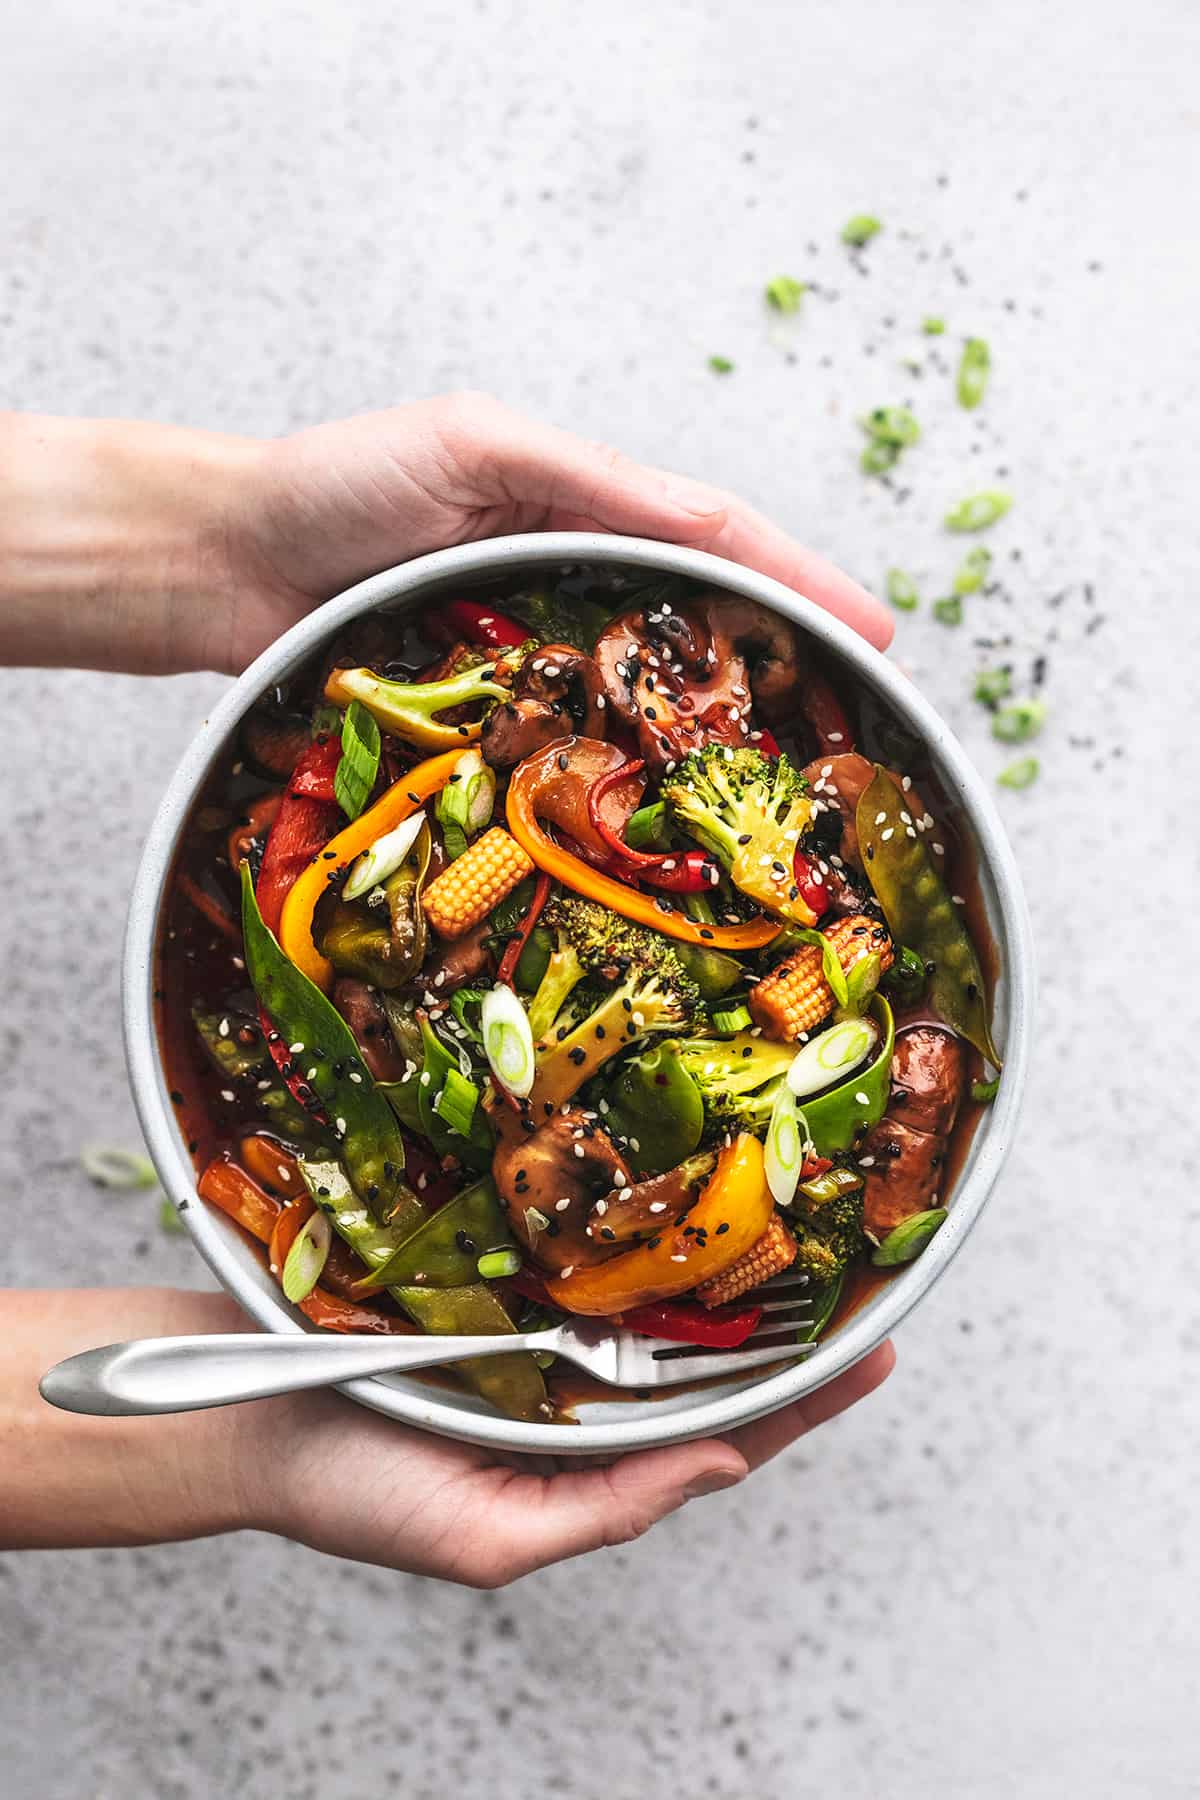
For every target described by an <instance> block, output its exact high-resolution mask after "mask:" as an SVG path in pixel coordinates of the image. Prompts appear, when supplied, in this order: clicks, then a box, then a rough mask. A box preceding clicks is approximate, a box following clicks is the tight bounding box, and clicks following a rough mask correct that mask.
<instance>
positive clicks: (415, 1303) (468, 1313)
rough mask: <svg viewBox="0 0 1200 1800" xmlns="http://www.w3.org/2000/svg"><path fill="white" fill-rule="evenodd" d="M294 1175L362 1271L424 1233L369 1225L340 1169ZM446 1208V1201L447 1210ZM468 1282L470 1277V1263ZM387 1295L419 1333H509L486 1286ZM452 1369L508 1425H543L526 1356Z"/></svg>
mask: <svg viewBox="0 0 1200 1800" xmlns="http://www.w3.org/2000/svg"><path fill="white" fill-rule="evenodd" d="M300 1174H301V1176H302V1178H303V1181H304V1185H305V1187H306V1188H307V1189H308V1191H309V1193H310V1194H311V1195H312V1197H313V1199H314V1200H315V1201H316V1203H317V1205H318V1206H319V1207H321V1209H322V1210H323V1211H324V1212H325V1213H327V1214H328V1217H329V1221H330V1224H331V1225H332V1226H333V1228H334V1230H335V1231H336V1232H337V1234H338V1236H339V1237H340V1238H341V1239H342V1240H343V1241H344V1242H345V1243H347V1244H349V1246H350V1248H351V1249H352V1250H353V1251H354V1252H355V1254H356V1255H357V1256H359V1257H361V1259H362V1260H363V1262H364V1263H366V1265H367V1267H368V1269H370V1270H372V1271H374V1270H377V1269H379V1268H381V1267H382V1266H383V1265H384V1264H386V1263H387V1262H389V1261H390V1260H391V1259H393V1258H394V1257H395V1256H396V1255H397V1253H398V1252H399V1251H400V1250H401V1249H403V1248H404V1247H406V1246H407V1244H408V1243H409V1242H411V1241H412V1239H413V1238H414V1236H420V1235H421V1231H422V1230H423V1227H420V1228H418V1230H417V1231H416V1232H413V1231H412V1230H411V1229H408V1230H406V1229H405V1228H404V1227H401V1226H397V1225H395V1224H391V1225H378V1224H376V1223H375V1222H374V1221H373V1220H372V1219H371V1217H370V1215H369V1214H368V1213H367V1211H366V1209H365V1207H363V1206H362V1205H361V1204H360V1203H359V1201H358V1199H357V1197H356V1196H355V1193H354V1190H353V1189H352V1188H351V1186H350V1183H349V1181H348V1180H347V1179H346V1172H345V1170H344V1169H343V1168H342V1166H341V1164H340V1163H337V1162H323V1163H317V1162H303V1161H302V1162H301V1163H300ZM481 1185H487V1184H481ZM453 1205H454V1202H453V1201H451V1202H450V1203H449V1206H453ZM447 1210H448V1207H447V1208H443V1209H442V1213H435V1214H434V1215H433V1217H432V1218H431V1219H429V1221H428V1222H429V1223H430V1224H432V1223H434V1221H435V1220H437V1219H438V1218H440V1217H442V1216H443V1214H444V1213H445V1212H446V1211H447ZM489 1248H490V1246H489ZM414 1273H415V1270H414ZM471 1274H472V1275H474V1274H475V1268H474V1263H473V1262H472V1266H471ZM388 1292H389V1293H390V1294H391V1296H392V1298H393V1299H394V1300H397V1301H398V1302H399V1303H400V1305H401V1306H402V1307H403V1308H404V1310H405V1312H406V1313H407V1314H408V1315H409V1317H410V1318H411V1319H412V1320H413V1321H414V1323H415V1324H417V1325H419V1326H420V1327H421V1329H422V1331H427V1332H435V1333H436V1332H440V1333H443V1334H450V1335H454V1336H457V1335H462V1336H479V1335H480V1334H481V1333H486V1334H490V1335H493V1336H495V1335H497V1334H505V1335H507V1334H508V1333H510V1332H515V1330H516V1326H515V1325H514V1324H513V1322H512V1320H511V1319H510V1318H509V1316H508V1313H507V1312H506V1310H505V1308H504V1306H503V1304H502V1302H501V1300H500V1297H499V1295H498V1294H497V1293H496V1292H495V1291H494V1290H493V1289H492V1288H490V1287H489V1286H488V1284H487V1282H485V1281H479V1280H478V1279H476V1280H474V1281H466V1282H464V1283H463V1284H462V1285H461V1286H458V1287H434V1288H430V1287H424V1286H421V1287H418V1286H415V1285H409V1286H399V1285H394V1284H389V1286H388ZM453 1366H454V1368H456V1369H457V1370H458V1372H459V1374H460V1375H461V1376H462V1377H463V1379H464V1380H465V1381H466V1383H467V1384H468V1386H469V1387H471V1388H472V1389H473V1390H474V1391H475V1392H476V1393H477V1394H479V1395H480V1396H481V1397H482V1398H483V1399H485V1400H489V1401H491V1403H492V1405H493V1406H495V1407H496V1408H497V1409H498V1410H499V1411H500V1412H502V1413H506V1414H507V1415H508V1416H509V1417H510V1418H514V1419H545V1418H547V1417H548V1416H549V1410H550V1408H549V1402H548V1401H547V1399H546V1384H545V1382H544V1381H543V1380H542V1372H541V1370H540V1369H539V1368H538V1366H537V1364H536V1363H535V1362H534V1360H533V1358H532V1356H530V1355H528V1354H527V1353H525V1352H521V1353H520V1354H518V1355H514V1356H495V1357H480V1358H479V1359H478V1360H474V1359H472V1360H468V1361H466V1362H461V1363H455V1364H454V1365H453Z"/></svg>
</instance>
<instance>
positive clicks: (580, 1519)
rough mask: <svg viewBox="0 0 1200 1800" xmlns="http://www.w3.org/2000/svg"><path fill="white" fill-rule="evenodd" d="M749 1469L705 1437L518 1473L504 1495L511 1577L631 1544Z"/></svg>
mask: <svg viewBox="0 0 1200 1800" xmlns="http://www.w3.org/2000/svg"><path fill="white" fill-rule="evenodd" d="M748 1473H749V1464H748V1463H747V1461H746V1458H745V1457H744V1456H743V1455H742V1454H741V1452H740V1451H738V1450H735V1449H734V1447H733V1446H732V1445H731V1444H726V1443H723V1442H721V1441H720V1440H719V1439H710V1438H705V1439H701V1440H700V1441H699V1442H698V1443H694V1444H674V1445H671V1446H669V1447H668V1448H665V1449H660V1450H640V1451H636V1452H635V1453H634V1454H632V1455H630V1456H623V1457H622V1458H621V1459H620V1461H619V1462H615V1463H611V1464H609V1465H608V1466H607V1467H606V1468H591V1469H579V1470H574V1469H571V1470H566V1471H564V1472H563V1473H561V1474H558V1475H552V1476H549V1477H541V1476H537V1475H516V1476H514V1477H513V1479H512V1480H511V1481H510V1482H509V1483H508V1485H507V1487H506V1489H505V1494H504V1500H505V1507H506V1510H505V1516H504V1521H503V1527H502V1529H503V1531H504V1535H505V1537H506V1539H507V1546H508V1551H509V1556H510V1559H511V1567H510V1570H509V1578H510V1579H512V1580H516V1579H517V1578H518V1577H519V1576H521V1575H527V1574H528V1573H529V1572H530V1571H531V1570H533V1569H541V1568H544V1567H545V1566H546V1564H547V1563H553V1562H561V1561H562V1560H563V1558H564V1557H568V1556H581V1555H582V1554H583V1553H584V1552H585V1551H588V1550H603V1549H606V1548H609V1547H611V1546H612V1545H614V1544H628V1543H631V1542H632V1541H633V1539H635V1538H639V1537H641V1536H643V1534H644V1533H645V1532H647V1531H649V1529H650V1527H651V1526H652V1525H656V1524H657V1523H658V1521H659V1520H660V1519H664V1518H666V1516H667V1514H668V1513H673V1512H676V1511H678V1509H679V1508H680V1507H681V1506H683V1505H685V1504H686V1502H687V1501H689V1500H696V1499H699V1498H700V1497H701V1495H704V1494H715V1493H717V1492H718V1491H719V1490H720V1489H721V1488H727V1487H735V1486H736V1485H737V1483H738V1482H739V1481H741V1480H742V1479H743V1478H744V1477H745V1476H746V1475H747V1474H748Z"/></svg>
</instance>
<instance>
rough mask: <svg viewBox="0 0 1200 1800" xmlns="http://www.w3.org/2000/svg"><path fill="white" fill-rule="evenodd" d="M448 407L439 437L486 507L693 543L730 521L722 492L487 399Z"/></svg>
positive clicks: (467, 398) (548, 521) (557, 523)
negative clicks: (532, 512)
mask: <svg viewBox="0 0 1200 1800" xmlns="http://www.w3.org/2000/svg"><path fill="white" fill-rule="evenodd" d="M443 404H444V410H443V412H442V414H441V415H440V417H439V435H440V436H441V438H442V440H443V443H444V445H445V448H446V449H447V450H448V451H449V453H450V455H451V457H452V458H453V460H454V462H455V463H457V465H458V466H459V467H460V468H461V469H463V470H465V471H466V472H467V473H468V474H469V476H470V478H471V481H472V483H473V485H474V488H475V491H476V494H477V497H478V500H481V501H483V502H484V503H489V504H492V505H496V504H499V503H500V502H503V501H507V502H509V503H510V504H512V505H515V506H517V507H520V508H522V509H534V510H535V511H536V512H538V513H539V514H540V515H541V522H542V523H543V524H545V525H549V526H553V527H556V528H559V529H564V528H566V526H565V523H564V522H565V521H567V520H570V521H572V524H573V527H574V528H575V529H589V528H590V529H592V530H595V529H596V528H597V527H599V528H600V529H601V530H602V531H614V532H628V533H631V534H632V535H634V536H640V537H672V538H676V537H678V538H681V539H682V540H683V541H684V542H688V543H691V542H693V541H694V540H695V539H696V538H697V536H699V535H702V534H711V533H712V532H713V531H714V530H715V529H716V528H717V527H719V526H720V525H721V523H722V522H723V520H724V517H725V510H726V506H727V497H726V496H725V495H724V494H721V493H718V492H717V491H716V489H714V488H707V487H701V486H699V485H698V484H697V483H695V482H690V481H686V480H684V479H683V478H682V477H678V476H674V475H670V474H667V473H666V472H664V471H663V470H661V469H650V468H647V467H645V466H644V465H643V464H641V463H636V462H633V461H632V460H631V458H629V457H628V456H623V455H621V453H620V452H619V451H616V450H611V449H609V448H607V447H606V446H605V445H602V444H593V443H589V442H588V441H587V439H585V438H580V437H576V436H575V435H574V434H573V433H572V432H569V431H560V430H559V429H558V427H557V426H555V425H545V424H543V423H542V422H541V421H540V420H537V419H527V418H524V417H523V416H522V415H521V414H519V413H515V412H510V411H509V409H508V408H507V407H506V406H502V405H500V404H499V402H497V401H494V400H489V399H488V398H486V397H485V396H481V395H474V394H472V395H464V396H461V397H460V398H459V400H458V401H457V402H452V403H450V404H448V405H446V404H445V403H443Z"/></svg>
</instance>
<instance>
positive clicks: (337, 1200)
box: [299, 1157, 426, 1269]
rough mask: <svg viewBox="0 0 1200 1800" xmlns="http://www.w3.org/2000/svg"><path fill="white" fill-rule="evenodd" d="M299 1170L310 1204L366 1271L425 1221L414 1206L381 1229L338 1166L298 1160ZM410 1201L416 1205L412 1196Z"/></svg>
mask: <svg viewBox="0 0 1200 1800" xmlns="http://www.w3.org/2000/svg"><path fill="white" fill-rule="evenodd" d="M299 1168H300V1178H301V1180H302V1181H303V1183H304V1185H305V1187H306V1188H307V1189H308V1191H309V1193H310V1194H311V1196H312V1198H313V1200H314V1201H315V1202H316V1204H317V1205H318V1206H319V1207H320V1208H321V1211H322V1212H323V1213H326V1214H327V1215H328V1217H329V1222H330V1224H331V1225H332V1226H333V1229H334V1230H335V1231H336V1232H337V1234H338V1236H339V1237H340V1238H341V1239H342V1241H343V1243H345V1244H348V1245H349V1246H350V1248H351V1250H353V1252H354V1254H355V1255H356V1256H358V1257H361V1258H362V1260H363V1262H364V1263H366V1265H367V1267H368V1269H377V1268H379V1267H381V1265H382V1264H384V1263H386V1262H387V1261H388V1260H389V1259H390V1258H391V1257H393V1256H395V1254H396V1252H397V1250H399V1249H400V1248H401V1246H402V1245H403V1244H405V1243H407V1242H408V1240H409V1238H411V1237H412V1235H413V1233H414V1232H415V1231H416V1230H418V1229H419V1227H420V1225H421V1224H422V1222H423V1221H424V1219H425V1216H426V1214H425V1209H424V1207H423V1206H421V1204H420V1202H416V1207H415V1211H413V1210H412V1209H406V1211H405V1213H404V1215H403V1216H402V1217H399V1218H396V1219H393V1220H390V1221H389V1222H388V1223H387V1224H386V1225H381V1224H380V1223H379V1221H378V1220H377V1219H373V1218H372V1217H371V1215H370V1213H369V1212H368V1211H367V1209H366V1207H365V1206H364V1205H363V1203H362V1201H361V1200H360V1199H359V1197H358V1195H357V1194H356V1193H355V1191H354V1189H353V1188H352V1187H351V1185H350V1182H349V1180H348V1179H347V1176H346V1171H345V1169H344V1168H343V1167H342V1165H341V1163H340V1162H337V1161H335V1160H333V1159H332V1158H330V1159H329V1160H327V1161H324V1162H317V1161H315V1160H310V1159H308V1158H305V1157H301V1158H300V1159H299ZM411 1198H412V1199H413V1200H414V1201H416V1196H415V1195H413V1196H411Z"/></svg>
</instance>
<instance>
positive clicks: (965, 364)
mask: <svg viewBox="0 0 1200 1800" xmlns="http://www.w3.org/2000/svg"><path fill="white" fill-rule="evenodd" d="M991 367H992V353H991V351H990V350H989V349H988V347H987V344H986V343H985V342H984V340H983V339H982V338H974V337H971V338H968V339H967V341H966V343H965V344H964V345H963V349H962V356H961V358H960V359H959V364H958V384H957V393H958V404H959V405H960V406H965V407H968V408H970V407H975V406H978V405H979V402H980V401H981V400H982V399H983V396H984V393H985V392H986V390H987V384H988V375H989V373H990V371H991Z"/></svg>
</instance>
